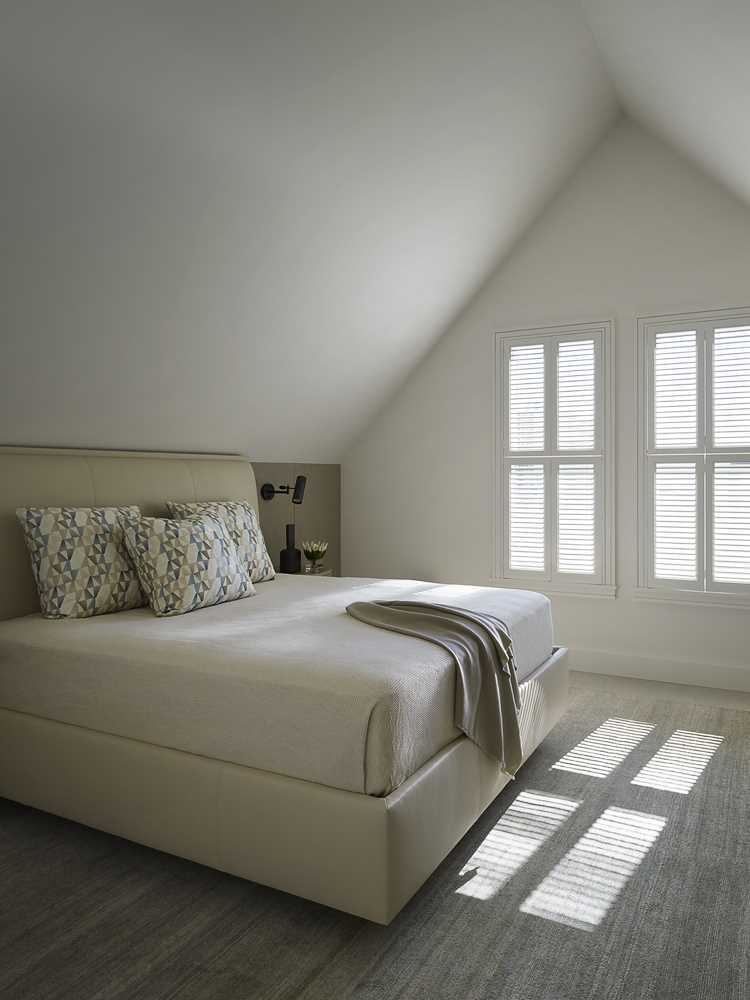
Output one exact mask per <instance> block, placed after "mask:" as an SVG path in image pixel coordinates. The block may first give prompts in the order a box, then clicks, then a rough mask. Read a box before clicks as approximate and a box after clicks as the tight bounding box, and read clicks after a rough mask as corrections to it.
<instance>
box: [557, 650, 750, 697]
mask: <svg viewBox="0 0 750 1000" xmlns="http://www.w3.org/2000/svg"><path fill="white" fill-rule="evenodd" d="M569 662H570V669H571V670H580V671H582V672H583V673H590V674H611V675H613V676H615V677H637V678H639V679H641V680H649V681H663V682H666V683H670V684H696V685H698V686H699V687H711V688H721V689H723V690H726V691H750V664H748V666H746V667H735V666H730V665H728V664H716V663H696V662H695V661H692V660H668V659H666V658H662V657H651V656H638V655H637V654H635V653H618V652H612V651H611V650H603V649H581V648H576V647H575V646H571V647H570V648H569Z"/></svg>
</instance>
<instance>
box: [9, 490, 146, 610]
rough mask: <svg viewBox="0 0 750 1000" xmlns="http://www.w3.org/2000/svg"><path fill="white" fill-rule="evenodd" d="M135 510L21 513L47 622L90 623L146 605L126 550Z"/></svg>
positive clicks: (29, 510)
mask: <svg viewBox="0 0 750 1000" xmlns="http://www.w3.org/2000/svg"><path fill="white" fill-rule="evenodd" d="M139 514H140V511H139V510H138V508H137V507H19V508H18V510H17V511H16V517H17V518H18V520H19V521H20V522H21V527H22V528H23V531H24V536H25V539H26V547H27V548H28V550H29V555H30V556H31V569H32V571H33V573H34V580H35V581H36V587H37V590H38V592H39V604H40V607H41V609H42V614H43V615H44V617H45V618H90V617H92V615H105V614H108V613H109V612H111V611H127V610H128V609H129V608H140V607H141V606H142V605H144V604H145V603H146V601H145V598H144V596H143V594H142V592H141V588H140V586H139V585H138V576H137V574H136V571H135V568H134V567H133V565H132V564H131V562H130V560H129V558H128V554H127V550H126V548H125V535H124V530H123V528H124V524H125V521H126V519H127V518H130V517H136V518H137V517H138V516H139Z"/></svg>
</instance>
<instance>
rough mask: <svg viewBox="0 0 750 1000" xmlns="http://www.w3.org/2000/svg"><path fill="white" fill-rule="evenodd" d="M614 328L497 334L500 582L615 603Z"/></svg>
mask: <svg viewBox="0 0 750 1000" xmlns="http://www.w3.org/2000/svg"><path fill="white" fill-rule="evenodd" d="M611 354H612V324H611V323H610V322H605V323H594V324H589V325H585V326H561V327H554V328H548V329H543V330H521V331H517V332H514V333H507V334H497V335H496V358H497V367H496V390H497V391H496V397H497V405H496V411H495V412H496V442H497V447H496V454H497V455H498V461H497V483H496V498H495V501H496V502H495V511H496V530H495V538H496V545H495V549H496V567H495V574H494V578H495V580H497V581H498V582H501V581H502V582H505V581H508V582H509V583H510V582H511V581H512V582H514V584H515V585H520V584H521V583H523V582H525V583H526V584H527V585H529V586H534V587H538V588H540V589H543V590H549V591H566V592H580V593H597V594H600V595H602V596H605V595H606V596H614V592H615V588H614V559H613V538H612V524H613V519H612V513H613V512H612V472H613V469H612V461H613V449H612V425H611V415H610V396H611V387H610V380H611Z"/></svg>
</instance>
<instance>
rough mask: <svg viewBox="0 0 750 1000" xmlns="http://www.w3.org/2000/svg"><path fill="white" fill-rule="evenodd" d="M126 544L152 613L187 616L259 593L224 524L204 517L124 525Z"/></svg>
mask: <svg viewBox="0 0 750 1000" xmlns="http://www.w3.org/2000/svg"><path fill="white" fill-rule="evenodd" d="M125 543H126V545H127V547H128V552H129V553H130V558H131V559H132V560H133V562H134V564H135V567H136V569H137V571H138V579H139V580H140V582H141V587H142V588H143V591H144V593H145V594H146V596H147V597H148V602H149V604H150V605H151V609H152V610H153V612H154V614H156V615H158V616H159V617H164V616H168V615H183V614H185V613H186V612H187V611H195V610H196V609H197V608H207V607H210V606H211V605H212V604H221V603H222V602H224V601H235V600H237V599H238V598H240V597H250V596H251V595H252V594H254V593H255V588H254V587H253V584H252V581H251V579H250V576H249V574H248V572H247V570H246V569H245V567H244V566H243V565H242V563H241V562H240V558H239V556H238V554H237V548H236V546H235V544H234V542H233V541H232V539H231V538H230V536H229V532H228V531H227V528H226V525H224V524H223V523H222V522H221V521H219V520H217V519H216V518H213V517H209V516H208V515H206V514H199V515H196V516H194V517H188V518H186V519H185V520H182V521H174V520H170V519H168V518H164V517H141V518H139V519H133V520H129V521H127V522H126V524H125Z"/></svg>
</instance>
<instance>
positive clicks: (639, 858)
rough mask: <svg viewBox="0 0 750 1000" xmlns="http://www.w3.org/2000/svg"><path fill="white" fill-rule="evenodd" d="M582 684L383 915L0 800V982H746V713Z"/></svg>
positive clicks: (724, 985) (128, 994)
mask: <svg viewBox="0 0 750 1000" xmlns="http://www.w3.org/2000/svg"><path fill="white" fill-rule="evenodd" d="M573 695H574V697H573V705H572V708H571V710H570V711H569V712H568V714H567V715H566V717H565V718H564V719H563V721H562V722H561V723H560V724H559V725H558V726H557V727H556V729H555V730H554V731H553V732H552V734H551V735H550V736H549V738H548V739H547V740H546V741H545V743H544V744H543V745H542V747H541V748H540V749H539V750H538V751H537V753H536V754H535V755H534V757H533V758H532V759H531V760H530V761H529V762H528V763H527V764H526V766H525V767H524V768H523V769H522V771H521V772H520V774H519V777H518V779H517V781H515V782H514V783H512V785H511V786H510V787H508V788H507V789H506V790H505V791H504V792H503V793H502V794H501V795H500V796H499V798H498V799H497V800H496V801H495V802H494V803H493V805H492V806H491V807H490V808H489V809H488V810H487V812H486V813H485V814H484V815H483V816H482V817H481V818H480V820H479V821H478V822H477V823H476V825H475V826H474V828H473V829H472V830H471V831H470V832H469V833H468V834H467V836H466V837H465V838H464V839H463V840H462V841H461V843H460V844H459V845H458V846H457V847H456V848H455V850H454V851H453V852H452V853H451V854H450V856H449V857H448V858H447V859H446V861H445V862H444V863H443V864H442V865H441V867H440V868H439V869H438V871H437V872H436V873H435V874H434V875H433V876H432V878H431V879H430V880H429V881H428V882H427V884H426V885H425V886H424V887H423V889H422V890H421V891H420V892H419V894H418V895H417V896H416V897H415V898H414V900H412V902H411V903H410V904H409V905H408V906H407V907H406V909H405V910H404V911H403V912H402V913H401V914H400V915H399V917H398V918H397V919H396V920H395V921H394V922H393V924H391V926H390V927H378V926H375V925H373V924H368V923H366V922H365V921H362V920H359V919H357V918H355V917H349V916H346V915H344V914H340V913H337V912H335V911H333V910H330V909H327V908H325V907H322V906H318V905H316V904H313V903H308V902H305V901H303V900H299V899H296V898H294V897H292V896H289V895H286V894H284V893H280V892H276V891H274V890H272V889H267V888H264V887H262V886H258V885H255V884H253V883H248V882H243V881H241V880H240V879H236V878H232V877H230V876H227V875H222V874H220V873H218V872H214V871H211V870H210V869H208V868H203V867H201V866H200V865H196V864H192V863H191V862H188V861H182V860H180V859H177V858H172V857H170V856H168V855H165V854H161V853H159V852H157V851H152V850H149V849H148V848H145V847H139V846H137V845H134V844H130V843H127V842H126V841H123V840H120V839H119V838H117V837H110V836H107V835H106V834H102V833H98V832H96V831H94V830H90V829H88V828H86V827H83V826H79V825H77V824H75V823H70V822H67V821H65V820H62V819H58V818H56V817H53V816H48V815H45V814H44V813H40V812H37V811H35V810H33V809H28V808H25V807H22V806H19V805H17V804H15V803H11V802H7V801H5V800H0V996H2V997H3V1000H21V998H24V1000H42V998H44V1000H63V998H75V1000H94V998H96V1000H113V998H123V1000H125V998H127V1000H141V998H142V1000H166V998H174V1000H209V998H210V1000H225V998H226V1000H246V998H247V1000H249V998H262V1000H291V998H295V1000H334V998H336V1000H338V998H340V1000H348V998H355V997H356V998H357V1000H376V998H377V1000H382V998H388V1000H391V998H397V997H399V998H429V1000H438V998H451V1000H536V998H539V1000H589V998H591V1000H652V998H653V1000H667V998H669V1000H671V998H680V1000H684V998H688V1000H704V998H705V1000H747V998H748V997H749V996H750V976H749V971H748V964H749V956H750V714H748V713H746V712H742V711H732V710H728V709H721V708H713V707H706V706H697V705H692V704H690V703H685V702H669V701H660V700H651V701H646V700H643V699H641V698H638V699H636V698H633V697H631V696H623V695H622V694H611V693H601V692H591V691H586V690H583V689H580V690H576V689H574V691H573ZM608 720H612V721H608ZM601 726H604V728H603V729H599V727H601ZM649 727H653V728H649ZM595 730H599V732H598V733H597V734H596V735H594V736H593V737H591V739H589V740H588V741H587V743H586V744H584V745H583V746H582V747H578V749H575V748H576V747H577V745H579V744H580V743H581V741H583V740H584V739H585V738H586V737H588V736H589V734H591V733H592V732H594V731H595ZM675 733H678V735H677V736H674V735H673V734H675ZM693 733H699V734H707V735H706V736H705V737H696V736H691V735H689V734H693ZM710 737H721V738H722V740H721V742H719V741H718V740H716V739H712V738H710ZM668 740H669V741H670V742H669V743H668V744H667V741H668ZM665 744H667V746H666V747H665ZM662 748H663V749H662ZM660 750H661V752H660V754H659V758H658V759H657V760H656V761H654V760H653V758H654V757H655V755H656V754H657V752H659V751H660ZM571 751H572V752H571ZM566 755H568V756H567V757H566ZM564 757H566V759H565V760H564V761H563V762H562V765H561V767H555V766H554V765H555V764H556V763H558V762H559V761H560V760H561V758H564ZM650 761H651V762H652V763H651V764H650V766H647V765H649V762H650ZM696 761H699V764H700V765H705V768H704V769H703V770H702V771H701V770H700V767H696ZM644 768H645V770H644ZM633 779H636V782H637V783H633Z"/></svg>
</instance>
